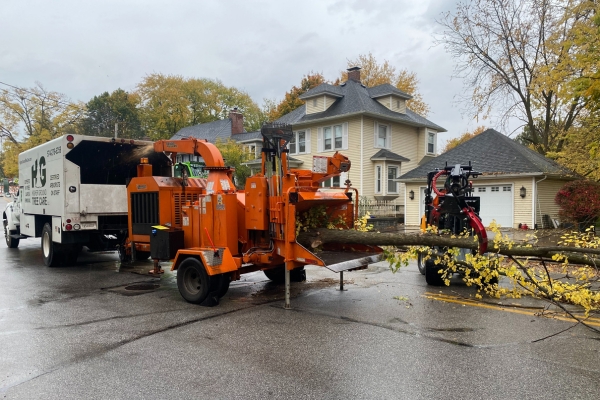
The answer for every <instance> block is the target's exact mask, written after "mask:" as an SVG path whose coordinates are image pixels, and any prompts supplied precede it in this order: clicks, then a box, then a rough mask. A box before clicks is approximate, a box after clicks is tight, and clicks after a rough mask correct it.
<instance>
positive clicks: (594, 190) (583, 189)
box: [554, 179, 600, 223]
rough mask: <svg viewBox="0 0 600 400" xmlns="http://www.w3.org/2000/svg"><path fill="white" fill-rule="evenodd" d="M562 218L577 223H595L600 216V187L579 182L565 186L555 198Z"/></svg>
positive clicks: (583, 181) (595, 184) (591, 183)
mask: <svg viewBox="0 0 600 400" xmlns="http://www.w3.org/2000/svg"><path fill="white" fill-rule="evenodd" d="M554 201H555V202H556V204H558V205H559V206H560V211H559V215H560V216H561V218H563V219H565V220H569V221H573V222H577V223H593V222H594V221H595V220H596V219H597V218H598V216H599V215H600V185H599V184H597V183H595V182H592V181H588V180H583V179H581V180H577V181H572V182H568V183H567V184H565V185H564V186H563V187H562V188H561V189H560V190H559V191H558V193H557V194H556V197H555V198H554Z"/></svg>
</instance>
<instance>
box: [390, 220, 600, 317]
mask: <svg viewBox="0 0 600 400" xmlns="http://www.w3.org/2000/svg"><path fill="white" fill-rule="evenodd" d="M490 228H491V230H492V232H493V233H494V234H495V236H494V240H493V241H492V242H491V246H490V252H489V253H486V254H484V255H479V254H469V253H467V254H466V255H464V261H458V258H459V253H460V249H458V248H451V249H448V250H447V251H445V252H436V251H435V250H434V249H432V248H429V247H423V246H410V247H409V248H408V249H407V250H403V251H398V250H396V249H394V250H388V251H386V253H385V254H384V255H385V258H386V260H387V261H388V262H389V263H390V268H391V269H392V271H394V272H396V271H398V269H399V268H401V267H403V266H407V265H408V264H409V261H410V260H414V259H416V258H417V257H419V255H420V256H421V257H422V261H421V262H423V263H424V262H425V260H427V259H430V258H431V259H433V260H434V263H435V265H437V266H439V267H440V268H439V273H440V275H441V277H442V279H443V280H444V282H445V283H446V285H450V279H449V278H450V277H451V276H452V274H454V273H459V274H460V275H461V276H462V279H463V281H464V282H465V284H466V285H467V286H475V287H476V288H477V294H476V295H475V297H476V298H478V299H481V298H482V294H484V293H485V294H487V295H488V296H491V297H496V298H499V297H508V298H520V297H522V296H525V295H529V296H533V297H536V298H541V299H546V300H549V301H551V302H556V303H569V304H573V305H576V306H579V307H581V308H582V309H583V311H584V315H585V316H586V317H587V316H588V315H589V313H590V312H591V311H596V310H600V290H599V289H598V285H597V283H598V282H600V271H599V269H598V267H590V266H580V267H575V266H573V265H569V264H568V253H556V254H554V255H553V256H552V259H553V261H555V262H556V263H552V262H550V263H548V264H550V265H547V264H546V263H543V262H542V263H540V262H534V260H530V259H524V260H516V259H513V260H511V261H509V260H508V259H506V258H505V257H503V256H500V255H498V254H495V253H494V252H493V251H494V250H496V251H497V250H498V249H499V248H500V247H501V246H502V247H509V248H510V247H512V246H513V245H515V243H514V241H513V240H512V239H510V238H509V237H508V236H507V235H503V234H502V233H501V232H500V230H499V226H498V225H496V224H495V223H492V224H491V226H490ZM463 235H465V236H466V235H467V233H466V232H465V233H463ZM527 241H528V242H529V243H531V244H535V243H537V237H536V236H535V235H529V237H528V238H527ZM558 244H559V245H562V246H569V247H574V248H590V249H597V248H599V247H600V237H597V236H595V235H594V233H593V230H592V228H589V229H588V230H587V231H586V232H583V233H580V232H570V233H567V234H565V235H564V236H563V237H562V239H561V241H560V242H559V243H558ZM587 256H589V257H590V259H592V258H591V256H594V254H588V255H587ZM500 276H504V277H505V278H506V279H505V280H504V281H503V285H502V286H499V285H498V283H497V282H498V278H499V277H500ZM592 284H595V285H594V286H592Z"/></svg>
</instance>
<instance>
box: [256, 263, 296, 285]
mask: <svg viewBox="0 0 600 400" xmlns="http://www.w3.org/2000/svg"><path fill="white" fill-rule="evenodd" d="M263 272H264V273H265V276H266V277H267V278H269V279H270V280H271V281H273V282H274V283H285V265H284V264H281V265H278V266H277V267H275V268H271V269H265V270H264V271H263ZM304 281H306V271H305V270H304V267H299V268H295V269H293V270H291V271H290V282H304Z"/></svg>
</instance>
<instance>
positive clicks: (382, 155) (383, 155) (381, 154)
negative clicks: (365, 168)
mask: <svg viewBox="0 0 600 400" xmlns="http://www.w3.org/2000/svg"><path fill="white" fill-rule="evenodd" d="M371 160H390V161H402V162H407V161H410V159H408V158H406V157H402V156H401V155H400V154H396V153H392V152H391V151H389V150H386V149H381V150H379V151H378V152H377V153H375V155H373V157H371Z"/></svg>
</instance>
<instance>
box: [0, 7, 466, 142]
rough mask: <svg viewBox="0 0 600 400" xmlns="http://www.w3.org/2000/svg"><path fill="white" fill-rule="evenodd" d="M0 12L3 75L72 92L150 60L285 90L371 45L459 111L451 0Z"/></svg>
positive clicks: (434, 111) (260, 88)
mask: <svg viewBox="0 0 600 400" xmlns="http://www.w3.org/2000/svg"><path fill="white" fill-rule="evenodd" d="M4 3H5V4H4V5H3V11H2V14H3V22H2V24H0V37H2V38H3V40H2V47H1V48H0V76H1V77H2V79H0V80H1V81H3V82H6V83H9V84H12V85H16V86H22V87H31V86H33V85H34V82H36V81H39V82H41V83H42V84H44V86H45V87H46V88H47V89H49V90H53V91H58V92H62V93H64V94H66V95H68V96H69V97H71V98H72V99H73V100H81V101H88V100H89V99H91V98H92V97H93V96H95V95H98V94H100V93H102V92H104V91H113V90H115V89H117V88H119V87H120V88H123V89H125V90H132V89H134V88H135V85H136V84H137V83H138V82H140V80H141V79H142V78H143V77H144V76H145V75H146V74H150V73H153V72H161V73H165V74H180V75H183V76H186V77H206V78H213V79H219V80H221V81H222V82H223V83H224V84H226V85H229V86H235V87H238V88H240V89H243V90H245V91H247V92H248V93H249V94H250V95H251V96H252V98H253V99H254V100H255V101H256V102H257V103H258V104H262V100H263V98H278V99H281V98H282V97H283V95H284V93H285V92H286V91H287V90H289V89H290V88H291V86H292V85H297V84H298V83H299V82H300V79H301V78H302V76H303V75H305V74H307V73H309V72H311V71H313V72H321V73H323V74H324V75H325V76H326V77H327V78H330V79H335V78H336V77H337V76H338V74H339V71H341V70H343V69H344V68H345V67H346V62H347V61H346V60H347V59H349V58H356V57H357V56H358V55H359V54H366V53H368V52H372V53H373V55H374V56H375V57H376V58H377V59H380V60H383V59H387V60H389V61H390V62H391V63H392V64H393V65H395V66H397V67H398V68H407V69H408V70H411V71H415V72H416V73H417V75H418V77H419V79H420V90H421V92H422V93H423V95H424V98H425V101H426V102H428V103H429V104H430V105H431V114H430V116H429V117H430V119H431V120H432V121H433V122H435V123H437V124H439V125H441V126H443V127H445V128H447V129H448V130H449V133H447V134H444V135H441V139H442V141H443V140H444V139H445V138H446V137H454V136H458V135H459V134H461V133H462V132H464V131H465V130H466V129H468V128H472V127H474V125H475V123H473V122H471V123H470V122H469V121H465V120H463V119H462V118H461V116H460V112H459V109H458V107H457V106H456V104H454V103H453V98H454V96H455V95H456V94H458V93H461V91H462V90H463V89H462V87H461V83H460V81H457V80H455V81H451V80H450V76H451V74H452V59H451V58H450V57H449V56H448V55H447V54H445V52H444V50H443V48H442V47H441V46H433V32H434V31H435V30H436V29H438V27H437V25H436V23H435V20H434V19H435V18H437V17H439V14H440V12H441V11H445V10H450V9H452V8H453V7H454V2H451V1H443V0H429V1H427V0H426V1H422V2H413V1H408V0H401V1H394V0H354V1H323V0H305V1H302V2H292V1H250V0H229V1H219V0H212V1H193V0H181V1H174V2H173V1H159V0H153V1H152V0H145V1H141V0H140V1H134V0H120V1H118V0H110V1H102V2H97V1H82V0H55V1H52V2H49V1H44V0H38V1H32V0H22V1H11V2H8V4H6V2H4Z"/></svg>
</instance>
